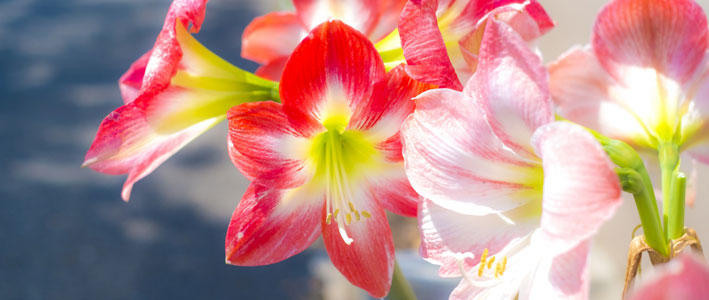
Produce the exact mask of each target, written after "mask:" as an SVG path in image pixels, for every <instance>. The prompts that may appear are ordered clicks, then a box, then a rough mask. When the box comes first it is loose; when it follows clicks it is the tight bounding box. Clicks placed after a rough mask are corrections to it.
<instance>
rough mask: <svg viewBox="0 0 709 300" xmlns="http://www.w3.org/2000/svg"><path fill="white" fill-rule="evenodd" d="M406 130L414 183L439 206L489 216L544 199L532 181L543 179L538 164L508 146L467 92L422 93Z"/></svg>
mask: <svg viewBox="0 0 709 300" xmlns="http://www.w3.org/2000/svg"><path fill="white" fill-rule="evenodd" d="M401 134H402V138H403V141H404V151H403V154H404V160H405V162H406V174H407V176H408V177H409V180H410V181H411V185H412V186H413V187H414V189H415V190H416V191H417V192H418V193H419V194H420V195H421V196H423V197H424V198H428V199H431V200H432V201H434V202H435V203H436V204H438V205H441V206H443V207H446V208H448V209H452V210H456V211H458V212H460V213H465V214H473V215H485V214H490V213H497V212H501V211H505V210H509V209H513V208H515V207H517V206H519V205H522V204H524V203H526V202H528V201H530V200H531V199H534V198H535V197H541V193H538V194H537V192H535V190H534V189H535V187H534V184H532V185H531V186H530V185H529V184H530V183H533V182H537V183H538V184H540V183H541V169H539V166H535V165H534V164H530V163H528V162H525V161H524V160H523V159H522V158H521V157H519V156H517V155H516V154H515V153H513V152H511V151H509V149H506V148H505V147H504V145H503V144H502V142H501V141H500V140H499V139H498V138H497V136H495V134H494V133H493V132H492V130H491V129H490V126H489V125H488V123H487V120H486V119H485V116H484V113H483V111H482V109H481V107H480V105H478V104H476V103H474V101H473V100H472V99H470V98H468V97H466V96H465V95H464V94H463V93H460V92H456V91H453V90H448V89H436V90H430V91H427V92H424V93H423V94H421V95H419V97H417V98H416V110H415V111H414V113H413V114H412V115H411V116H409V118H408V119H407V120H406V122H404V124H403V125H402V129H401ZM530 181H532V182H530Z"/></svg>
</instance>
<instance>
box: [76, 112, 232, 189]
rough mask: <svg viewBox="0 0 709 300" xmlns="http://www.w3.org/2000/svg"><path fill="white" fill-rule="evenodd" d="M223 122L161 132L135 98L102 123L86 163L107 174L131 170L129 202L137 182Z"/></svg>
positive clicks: (202, 123)
mask: <svg viewBox="0 0 709 300" xmlns="http://www.w3.org/2000/svg"><path fill="white" fill-rule="evenodd" d="M220 121H221V119H212V120H206V121H204V122H201V123H198V124H195V125H193V126H190V127H188V128H185V129H184V130H182V131H179V132H175V133H172V134H161V133H158V132H156V131H155V128H153V127H152V126H151V125H150V123H149V122H148V120H147V119H146V118H145V111H144V110H143V109H142V108H141V107H140V106H139V105H136V101H134V102H131V103H129V104H126V105H124V106H121V107H119V108H118V109H116V110H115V111H113V112H111V113H110V114H109V115H108V116H106V118H105V119H104V120H103V121H102V122H101V125H100V126H99V129H98V132H97V133H96V138H95V139H94V142H93V144H91V147H90V148H89V151H88V152H87V153H86V158H85V162H84V166H88V167H90V168H91V169H93V170H95V171H98V172H102V173H107V174H116V175H117V174H125V173H128V179H126V182H125V184H124V185H123V192H122V193H121V197H122V198H123V200H125V201H128V198H130V192H131V189H132V188H133V184H134V183H135V182H137V181H138V180H140V179H142V178H143V177H145V176H147V175H148V174H150V173H151V172H152V171H153V170H155V168H157V167H158V166H159V165H160V164H162V163H163V162H164V161H165V160H167V159H168V158H170V156H172V155H173V154H174V153H175V152H177V151H179V150H180V149H181V148H182V147H184V146H185V145H186V144H187V143H189V142H190V141H192V139H194V138H195V137H197V136H199V135H200V134H201V133H202V132H204V131H206V130H207V129H209V128H211V127H212V126H214V125H215V124H216V123H218V122H220Z"/></svg>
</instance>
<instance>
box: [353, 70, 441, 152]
mask: <svg viewBox="0 0 709 300" xmlns="http://www.w3.org/2000/svg"><path fill="white" fill-rule="evenodd" d="M433 87H434V86H432V85H429V84H425V83H422V82H419V81H416V80H414V79H412V78H411V77H409V75H408V74H406V71H405V70H404V66H403V65H399V66H398V67H396V68H394V69H393V70H391V71H390V72H388V73H387V74H386V78H385V79H384V80H382V81H380V82H378V83H377V84H375V86H374V92H373V94H372V97H371V98H370V99H369V101H367V102H366V103H361V104H360V105H358V106H357V107H356V109H355V111H354V112H353V114H352V118H351V120H350V124H349V125H348V127H349V128H350V129H355V130H361V131H365V132H367V134H368V135H370V136H371V137H372V138H373V139H374V140H377V141H383V140H385V139H388V138H389V137H391V136H393V135H395V134H396V133H397V132H399V128H400V127H401V123H402V122H404V119H406V117H407V116H408V115H409V114H411V112H413V110H414V106H415V105H414V101H412V100H411V99H412V98H413V97H416V96H418V95H419V94H420V93H422V92H423V91H425V90H428V89H431V88H433Z"/></svg>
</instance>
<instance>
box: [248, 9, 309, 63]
mask: <svg viewBox="0 0 709 300" xmlns="http://www.w3.org/2000/svg"><path fill="white" fill-rule="evenodd" d="M307 34H308V29H307V28H305V26H304V25H303V23H301V22H300V19H298V16H296V15H295V14H294V13H291V12H272V13H269V14H266V15H263V16H260V17H257V18H255V19H254V20H253V21H251V23H249V25H248V26H246V28H245V29H244V33H243V34H242V36H241V56H242V57H244V58H246V59H250V60H253V61H255V62H258V63H260V64H268V63H270V62H272V61H274V60H277V59H282V58H284V57H288V56H290V54H291V53H292V52H293V49H295V47H296V46H297V45H298V43H299V42H300V41H301V40H302V39H303V38H304V37H305V36H306V35H307Z"/></svg>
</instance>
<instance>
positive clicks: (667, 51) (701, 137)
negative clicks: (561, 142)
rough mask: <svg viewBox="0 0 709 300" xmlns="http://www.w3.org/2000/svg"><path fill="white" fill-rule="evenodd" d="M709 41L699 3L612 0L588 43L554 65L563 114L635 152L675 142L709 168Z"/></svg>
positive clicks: (555, 92) (552, 71) (554, 92)
mask: <svg viewBox="0 0 709 300" xmlns="http://www.w3.org/2000/svg"><path fill="white" fill-rule="evenodd" d="M707 38H709V30H708V29H707V20H706V16H705V15H704V12H703V10H702V8H701V7H700V6H699V5H698V4H697V3H695V2H694V1H691V0H615V1H611V2H610V3H609V4H607V5H606V6H605V7H604V8H603V9H602V10H601V12H600V13H599V14H598V17H597V19H596V24H595V26H594V28H593V37H592V43H591V45H590V46H586V47H575V48H572V49H571V50H569V51H568V52H566V53H565V54H563V55H562V56H561V58H559V60H557V61H556V62H554V63H552V64H551V65H550V66H549V70H550V74H551V92H552V96H553V98H554V101H555V102H556V103H557V104H558V105H559V113H560V114H561V115H562V116H563V117H565V118H567V119H570V120H572V121H574V122H577V123H580V124H582V125H585V126H588V127H590V128H593V129H595V130H598V131H600V132H601V133H602V134H604V135H607V136H609V137H611V138H615V139H621V140H624V141H626V142H629V143H631V144H632V145H634V146H636V147H638V148H641V149H651V150H652V149H658V147H660V146H661V145H662V144H668V143H669V144H674V145H677V146H679V148H680V150H688V152H689V153H690V154H692V155H694V156H695V157H696V158H698V159H699V160H700V161H703V162H705V163H709V127H708V125H709V123H708V122H707V120H708V118H709V68H708V67H709V64H708V63H707V57H708V56H707V50H708V48H707Z"/></svg>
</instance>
